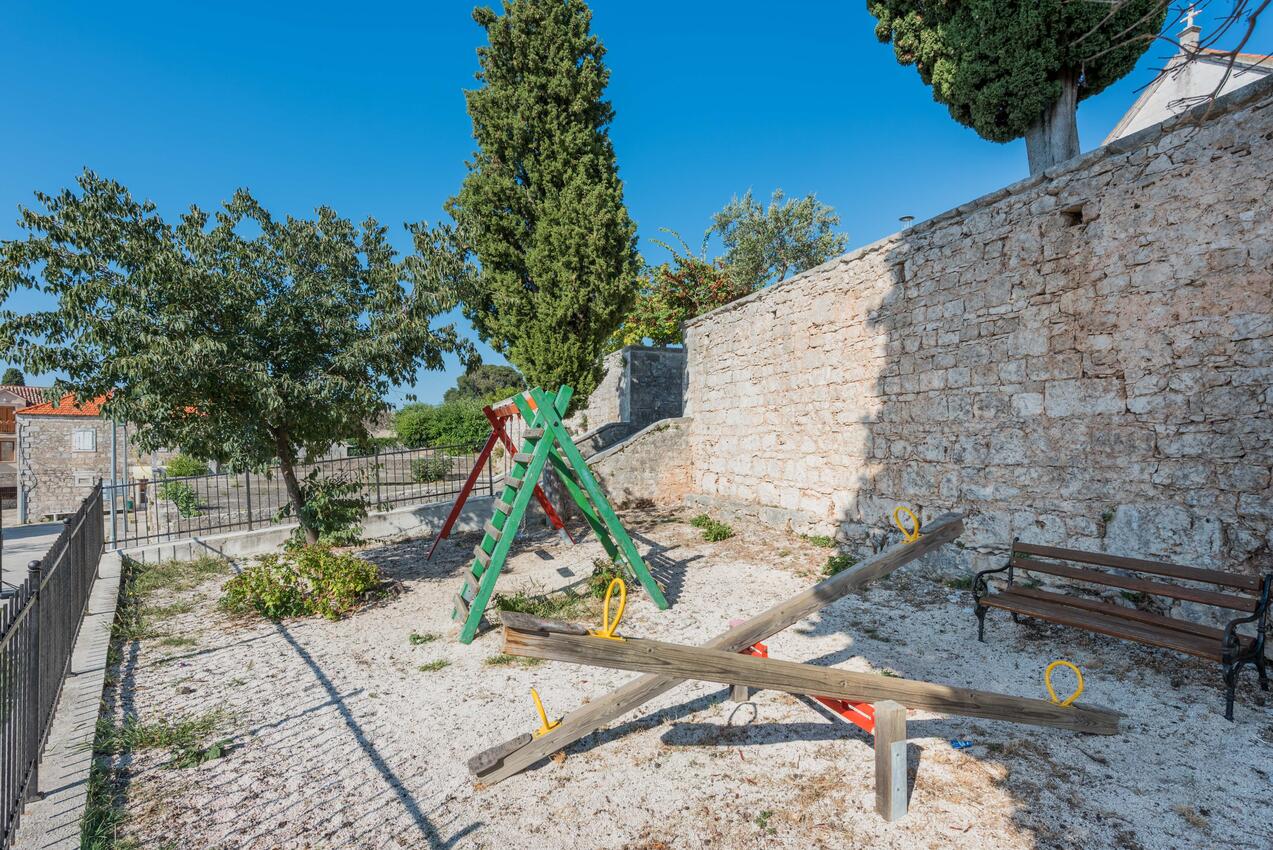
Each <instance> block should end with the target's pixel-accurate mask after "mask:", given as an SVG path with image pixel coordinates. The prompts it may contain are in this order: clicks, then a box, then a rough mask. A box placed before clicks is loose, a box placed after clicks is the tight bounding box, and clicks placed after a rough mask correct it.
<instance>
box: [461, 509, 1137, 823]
mask: <svg viewBox="0 0 1273 850" xmlns="http://www.w3.org/2000/svg"><path fill="white" fill-rule="evenodd" d="M962 528H963V525H962V517H961V516H959V515H945V516H942V517H938V518H937V519H936V520H934V521H933V522H932V523H930V524H929V525H928V526H927V527H925V528H923V529H921V534H920V536H919V538H918V539H914V538H912V540H911V541H910V542H908V543H906V544H904V545H901V546H897V547H894V548H893V549H891V550H890V551H888V552H885V553H882V554H881V555H878V556H876V557H874V558H872V559H870V560H868V561H866V562H864V563H862V564H859V565H857V566H855V567H852V568H850V569H849V570H846V571H844V572H842V573H840V574H838V575H836V576H832V577H831V578H829V579H827V580H825V581H823V582H821V583H819V584H817V585H815V586H814V587H812V588H810V589H808V590H806V591H804V592H802V593H800V594H797V595H796V596H795V597H792V598H791V599H788V600H787V601H785V602H783V603H781V604H779V605H777V606H775V607H774V608H771V609H769V610H768V611H766V612H764V613H763V614H760V615H758V616H757V617H753V618H752V619H751V620H748V621H746V622H744V623H742V624H740V625H738V626H736V627H734V628H733V629H731V630H730V631H729V632H726V633H725V634H724V635H721V636H720V637H718V638H716V639H715V640H713V641H710V642H709V643H708V644H707V646H706V647H701V648H698V647H689V646H683V645H679V644H669V643H664V642H660V641H651V640H640V639H636V638H625V639H623V640H618V641H616V640H601V639H597V638H596V637H594V636H590V635H589V633H588V631H587V630H586V629H585V628H584V627H582V626H578V625H575V624H571V623H562V622H557V621H549V620H542V619H539V618H535V617H530V616H527V615H517V614H512V613H506V614H505V615H504V616H503V619H504V624H505V651H506V652H508V653H509V654H513V655H523V656H529V657H537V658H546V659H552V660H560V661H568V662H573V663H582V664H589V665H594V666H602V667H611V668H617V669H629V670H637V671H643V672H645V673H646V675H643V676H641V677H639V678H637V679H635V680H634V681H632V682H629V683H628V684H626V685H624V686H623V687H621V688H619V689H618V690H616V691H614V692H613V693H612V694H610V695H609V696H608V697H605V698H603V699H601V700H597V701H594V702H591V703H589V704H587V705H585V706H583V707H582V708H580V709H578V710H576V711H574V712H572V713H571V714H568V715H566V716H565V717H563V718H562V720H561V721H560V722H559V724H557V725H554V726H552V727H551V731H544V730H541V733H540V734H539V735H537V736H532V735H530V734H525V735H521V736H519V737H517V738H514V739H513V740H511V741H508V742H506V743H505V744H501V745H499V746H497V747H493V748H491V749H490V750H487V751H484V752H482V753H479V754H478V755H476V756H474V757H473V758H472V759H470V760H469V768H470V770H471V771H472V772H473V773H474V775H475V776H476V777H477V778H478V779H479V781H481V782H483V783H484V784H491V783H494V782H497V781H499V780H501V779H504V778H507V777H508V776H511V775H513V774H514V773H516V772H518V771H520V770H522V769H524V768H525V767H527V766H529V765H530V764H533V763H534V762H536V761H538V760H539V759H540V758H543V757H545V756H547V755H549V754H551V753H553V752H555V751H557V750H559V749H561V748H562V747H564V746H566V745H568V744H569V743H571V742H572V741H575V740H578V739H579V738H581V737H583V736H584V735H587V734H588V733H589V732H592V731H594V730H596V729H598V728H601V727H602V726H603V725H604V724H605V723H606V722H608V721H609V720H610V719H613V718H615V717H618V716H620V715H622V714H624V713H626V712H628V711H630V710H631V709H633V708H635V707H637V706H638V705H640V704H642V703H643V702H645V701H647V700H649V699H652V698H653V697H655V696H657V695H658V694H661V693H664V692H665V691H667V690H669V689H670V688H671V687H673V686H674V685H675V684H676V683H678V682H680V681H683V680H685V679H699V680H704V681H713V682H720V683H722V684H728V685H735V686H747V687H755V688H769V689H772V690H781V691H786V692H789V693H797V694H809V695H814V694H816V695H818V696H820V697H823V698H824V699H832V700H844V701H846V703H855V704H865V703H867V702H874V703H875V705H874V709H873V712H872V714H873V722H872V723H871V726H870V731H872V732H874V734H875V743H876V800H877V809H878V810H879V812H880V814H881V815H883V816H884V817H885V818H887V819H889V820H894V819H896V818H898V817H901V816H902V815H903V814H904V813H905V811H906V758H905V753H906V732H905V728H906V707H911V708H926V709H931V710H935V711H941V712H947V713H952V714H966V715H970V716H976V717H984V718H988V719H995V720H1007V721H1010V722H1018V723H1031V724H1035V725H1042V726H1053V727H1058V728H1063V729H1070V730H1074V731H1080V732H1088V733H1095V734H1113V733H1114V732H1116V731H1117V729H1118V720H1119V717H1120V715H1118V714H1117V713H1116V712H1112V711H1108V710H1105V709H1100V708H1095V707H1089V706H1077V705H1074V706H1060V705H1056V704H1054V703H1050V702H1046V701H1044V700H1035V699H1027V698H1021V697H1014V696H1009V695H1006V694H997V693H992V692H987V691H976V690H971V689H967V688H958V687H952V686H948V685H940V684H934V683H930V682H917V681H910V680H903V679H893V678H887V677H883V676H878V675H875V674H869V673H853V672H847V671H840V670H834V669H829V668H824V667H817V666H815V665H809V664H797V663H792V662H785V661H776V660H772V659H767V658H760V657H752V656H750V655H739V654H738V653H740V652H746V651H748V650H749V649H750V648H751V647H752V646H753V645H755V644H757V643H758V642H759V641H761V640H763V639H764V638H766V637H769V636H771V635H773V634H775V633H777V632H779V631H782V630H783V629H785V628H786V627H787V626H789V625H791V624H792V623H794V622H796V621H798V620H800V619H802V618H803V617H805V616H807V615H808V614H811V613H814V612H816V611H817V610H820V609H821V608H823V607H825V606H826V605H828V604H830V603H831V602H833V601H835V600H836V599H839V598H841V597H843V596H844V595H845V594H847V593H849V592H850V591H852V590H854V589H856V588H858V587H861V586H862V585H864V584H866V583H867V582H869V581H870V580H872V579H875V578H879V577H881V576H884V575H887V574H888V573H890V572H892V571H893V570H895V569H897V568H898V567H900V566H902V565H903V564H905V563H908V562H910V561H912V560H914V559H915V558H918V557H920V556H921V555H922V554H924V553H926V552H928V551H931V550H932V549H933V548H936V547H937V546H939V545H941V544H943V543H945V542H948V541H950V540H952V539H954V538H955V537H957V536H958V534H959V533H960V532H961V531H962ZM860 725H861V724H860Z"/></svg>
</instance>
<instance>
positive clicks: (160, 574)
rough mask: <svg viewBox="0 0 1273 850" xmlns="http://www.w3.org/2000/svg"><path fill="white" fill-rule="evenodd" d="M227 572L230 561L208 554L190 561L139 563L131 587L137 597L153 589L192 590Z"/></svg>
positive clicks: (151, 591)
mask: <svg viewBox="0 0 1273 850" xmlns="http://www.w3.org/2000/svg"><path fill="white" fill-rule="evenodd" d="M229 573H230V562H229V561H227V560H225V559H224V558H214V557H212V556H211V555H204V556H201V557H199V558H196V559H194V560H193V561H163V562H161V563H158V564H139V565H138V568H137V572H136V579H135V582H134V585H133V588H134V590H135V591H136V593H137V595H139V596H141V597H146V596H149V595H150V594H151V593H154V592H155V591H156V590H171V591H182V590H193V589H194V588H196V587H198V586H199V585H201V584H203V583H204V582H205V581H208V580H209V579H213V578H216V577H218V576H224V575H229Z"/></svg>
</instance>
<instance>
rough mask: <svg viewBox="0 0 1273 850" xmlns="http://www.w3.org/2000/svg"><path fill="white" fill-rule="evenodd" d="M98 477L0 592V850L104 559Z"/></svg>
mask: <svg viewBox="0 0 1273 850" xmlns="http://www.w3.org/2000/svg"><path fill="white" fill-rule="evenodd" d="M103 530H104V526H103V522H102V486H101V483H100V482H99V483H98V484H97V486H96V487H94V488H93V492H92V493H91V494H90V495H89V497H88V498H86V499H85V500H84V502H83V503H82V504H81V505H80V508H79V510H78V511H76V512H75V515H74V516H72V517H71V518H70V519H68V520H67V521H66V525H65V527H64V528H63V529H62V533H61V534H60V535H58V538H57V540H56V541H54V543H53V545H52V546H51V547H49V551H48V553H47V554H46V555H45V556H44V558H43V560H41V561H32V562H31V563H30V565H29V567H28V569H27V576H26V579H25V580H23V582H22V584H20V585H16V586H14V585H9V584H6V585H5V586H4V588H3V590H0V801H2V805H0V848H4V850H7V848H8V847H9V846H10V844H11V843H12V841H13V837H14V835H15V834H16V832H17V828H18V821H19V819H20V818H21V816H22V807H23V806H24V805H25V804H26V802H27V801H28V800H30V799H32V798H33V797H34V796H35V795H36V793H37V791H38V790H39V787H40V781H39V764H40V754H41V751H42V750H43V749H44V744H45V742H46V741H47V739H48V734H49V727H50V726H51V725H52V721H53V709H54V707H55V706H56V705H57V701H58V697H59V696H60V695H61V693H62V683H63V682H64V681H65V680H66V673H67V669H68V667H69V665H70V663H71V649H72V648H73V647H74V646H75V639H76V636H77V635H78V634H79V630H80V624H81V623H83V621H84V612H85V610H86V609H87V608H88V599H89V594H90V592H91V591H92V589H93V582H94V580H95V579H96V578H97V567H98V563H99V561H100V560H101V557H102V543H103V540H102V535H103Z"/></svg>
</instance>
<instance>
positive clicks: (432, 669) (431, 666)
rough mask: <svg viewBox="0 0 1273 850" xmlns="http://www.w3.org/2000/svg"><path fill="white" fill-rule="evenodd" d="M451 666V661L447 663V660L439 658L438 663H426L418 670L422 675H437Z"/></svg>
mask: <svg viewBox="0 0 1273 850" xmlns="http://www.w3.org/2000/svg"><path fill="white" fill-rule="evenodd" d="M450 666H451V662H450V661H447V660H446V659H445V658H439V659H437V660H436V661H428V662H425V663H424V664H421V665H420V666H419V667H418V668H416V669H418V670H419V671H420V672H421V673H436V672H438V671H439V670H441V669H443V668H444V667H450Z"/></svg>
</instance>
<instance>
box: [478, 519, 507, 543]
mask: <svg viewBox="0 0 1273 850" xmlns="http://www.w3.org/2000/svg"><path fill="white" fill-rule="evenodd" d="M482 530H483V531H485V532H486V533H487V534H489V535H490V536H491V539H493V540H496V541H498V540H499V538H500V535H501V534H503V532H502V531H500V530H499V529H498V528H496V527H495V523H493V522H491V521H490V520H489V519H488V520H487V521H486V525H484V526H482Z"/></svg>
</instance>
